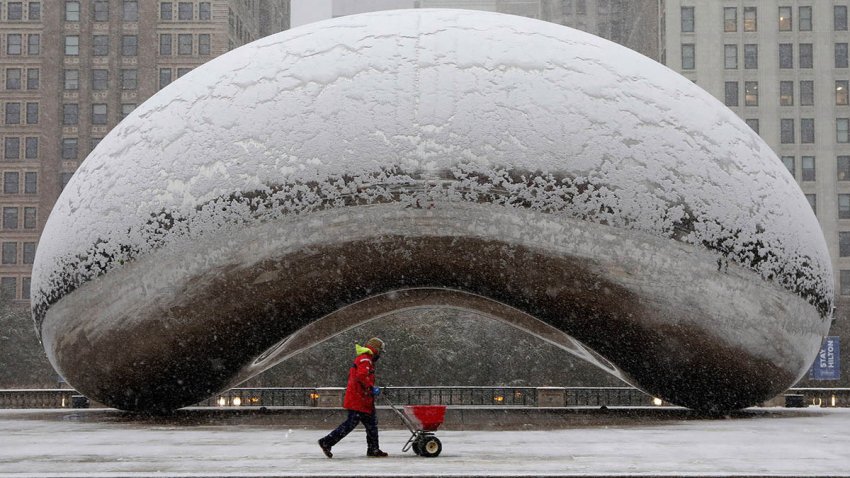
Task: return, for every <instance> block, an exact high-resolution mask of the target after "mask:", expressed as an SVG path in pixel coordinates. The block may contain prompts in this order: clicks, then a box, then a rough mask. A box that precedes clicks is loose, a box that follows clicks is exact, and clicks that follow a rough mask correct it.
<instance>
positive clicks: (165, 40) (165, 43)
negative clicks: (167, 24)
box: [159, 34, 171, 56]
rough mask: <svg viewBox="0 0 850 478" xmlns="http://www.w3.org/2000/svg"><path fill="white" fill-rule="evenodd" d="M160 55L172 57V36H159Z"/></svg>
mask: <svg viewBox="0 0 850 478" xmlns="http://www.w3.org/2000/svg"><path fill="white" fill-rule="evenodd" d="M159 54H160V55H162V56H170V55H171V35H168V34H162V35H160V36H159Z"/></svg>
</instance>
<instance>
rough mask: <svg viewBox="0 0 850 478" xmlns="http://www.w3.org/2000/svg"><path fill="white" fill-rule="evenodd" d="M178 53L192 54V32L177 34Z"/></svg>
mask: <svg viewBox="0 0 850 478" xmlns="http://www.w3.org/2000/svg"><path fill="white" fill-rule="evenodd" d="M177 54H178V55H191V54H192V34H191V33H181V34H179V35H177Z"/></svg>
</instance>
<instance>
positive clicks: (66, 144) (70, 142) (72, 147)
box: [62, 138, 77, 159]
mask: <svg viewBox="0 0 850 478" xmlns="http://www.w3.org/2000/svg"><path fill="white" fill-rule="evenodd" d="M62 159H77V138H62Z"/></svg>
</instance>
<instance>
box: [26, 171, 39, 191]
mask: <svg viewBox="0 0 850 478" xmlns="http://www.w3.org/2000/svg"><path fill="white" fill-rule="evenodd" d="M37 193H38V173H24V194H37Z"/></svg>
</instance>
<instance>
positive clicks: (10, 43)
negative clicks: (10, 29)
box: [6, 33, 23, 55]
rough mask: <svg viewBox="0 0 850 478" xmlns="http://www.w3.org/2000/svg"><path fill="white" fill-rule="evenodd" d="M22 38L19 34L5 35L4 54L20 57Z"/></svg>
mask: <svg viewBox="0 0 850 478" xmlns="http://www.w3.org/2000/svg"><path fill="white" fill-rule="evenodd" d="M22 42H23V37H22V36H21V34H20V33H10V34H8V35H6V54H7V55H20V54H21V53H22Z"/></svg>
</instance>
